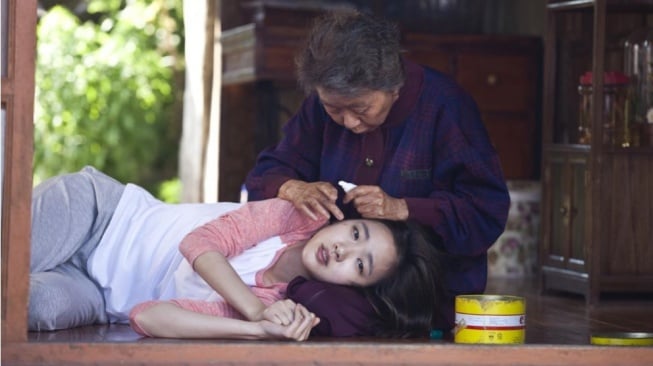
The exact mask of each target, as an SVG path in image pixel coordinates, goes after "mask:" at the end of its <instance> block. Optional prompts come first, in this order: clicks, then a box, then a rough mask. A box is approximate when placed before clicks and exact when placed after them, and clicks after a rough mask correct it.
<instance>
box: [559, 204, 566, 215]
mask: <svg viewBox="0 0 653 366" xmlns="http://www.w3.org/2000/svg"><path fill="white" fill-rule="evenodd" d="M560 214H561V215H562V216H567V207H565V206H562V207H560Z"/></svg>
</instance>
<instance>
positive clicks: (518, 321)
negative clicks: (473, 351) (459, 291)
mask: <svg viewBox="0 0 653 366" xmlns="http://www.w3.org/2000/svg"><path fill="white" fill-rule="evenodd" d="M455 309H456V328H455V330H454V333H455V334H454V341H455V342H456V343H476V344H477V343H480V344H520V343H524V338H525V330H526V302H525V300H524V298H523V297H519V296H504V295H459V296H456V306H455Z"/></svg>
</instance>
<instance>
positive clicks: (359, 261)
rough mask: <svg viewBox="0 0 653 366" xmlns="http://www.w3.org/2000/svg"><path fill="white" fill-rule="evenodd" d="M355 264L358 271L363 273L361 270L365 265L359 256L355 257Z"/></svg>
mask: <svg viewBox="0 0 653 366" xmlns="http://www.w3.org/2000/svg"><path fill="white" fill-rule="evenodd" d="M356 265H357V266H358V273H359V274H363V270H364V269H365V266H364V265H363V261H362V260H361V259H360V258H357V259H356Z"/></svg>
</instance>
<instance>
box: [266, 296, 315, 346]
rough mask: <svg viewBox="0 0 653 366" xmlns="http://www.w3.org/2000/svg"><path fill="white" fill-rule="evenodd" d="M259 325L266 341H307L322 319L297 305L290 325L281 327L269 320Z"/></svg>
mask: <svg viewBox="0 0 653 366" xmlns="http://www.w3.org/2000/svg"><path fill="white" fill-rule="evenodd" d="M258 323H259V324H260V326H261V329H262V331H263V333H264V336H263V338H265V339H284V340H295V341H305V340H306V339H308V336H309V335H310V334H311V329H313V327H315V326H316V325H318V324H319V323H320V319H319V318H317V317H315V314H313V313H311V312H309V311H308V310H307V309H306V308H305V307H304V306H302V305H300V304H297V305H296V306H295V310H294V312H293V321H292V322H290V324H288V325H279V324H276V323H274V322H271V321H268V320H261V321H259V322H258Z"/></svg>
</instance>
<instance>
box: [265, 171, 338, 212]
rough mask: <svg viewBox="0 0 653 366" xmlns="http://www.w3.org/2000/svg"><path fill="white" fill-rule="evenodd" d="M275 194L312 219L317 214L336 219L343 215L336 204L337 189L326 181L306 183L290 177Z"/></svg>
mask: <svg viewBox="0 0 653 366" xmlns="http://www.w3.org/2000/svg"><path fill="white" fill-rule="evenodd" d="M277 196H278V197H279V198H283V199H284V200H286V201H290V202H292V204H293V205H294V206H295V208H297V209H298V210H300V211H302V212H303V213H304V214H305V215H306V216H308V217H310V218H311V219H313V220H317V219H318V216H322V217H324V218H327V219H328V218H329V217H331V215H333V216H334V217H335V218H336V219H338V220H342V219H343V218H344V217H345V215H344V214H343V213H342V211H340V209H339V208H338V206H337V205H336V200H337V199H338V190H337V189H336V187H334V186H333V185H332V184H331V183H328V182H314V183H306V182H304V181H301V180H295V179H291V180H289V181H287V182H285V183H284V184H283V185H282V186H281V187H280V188H279V193H278V194H277Z"/></svg>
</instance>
